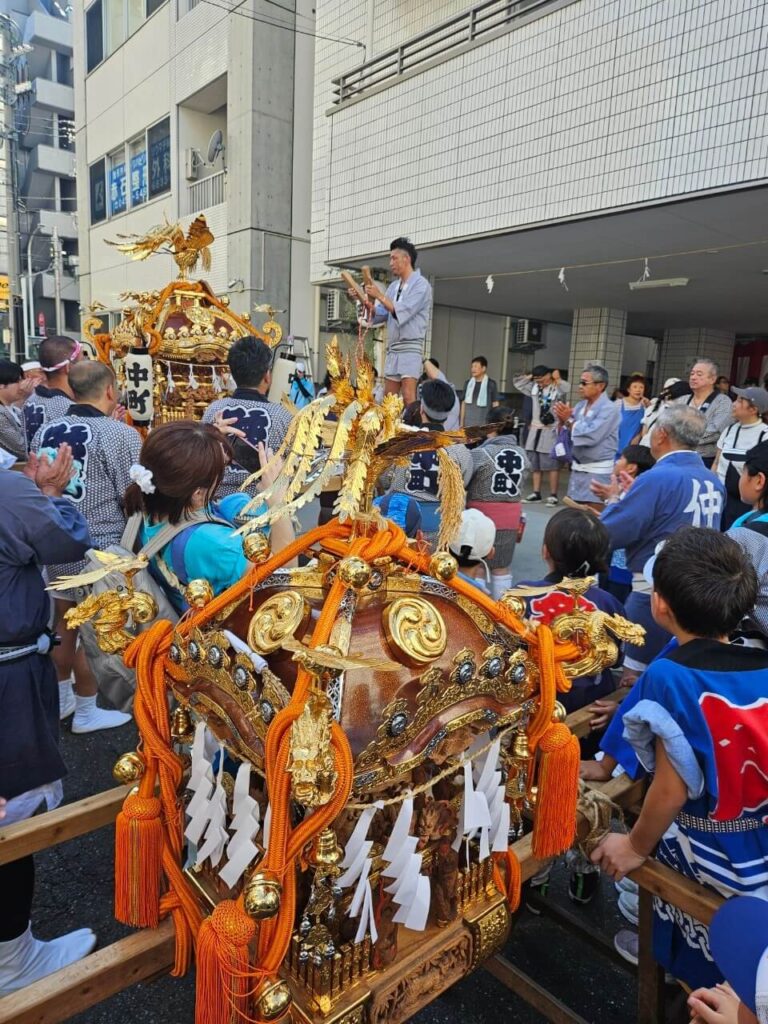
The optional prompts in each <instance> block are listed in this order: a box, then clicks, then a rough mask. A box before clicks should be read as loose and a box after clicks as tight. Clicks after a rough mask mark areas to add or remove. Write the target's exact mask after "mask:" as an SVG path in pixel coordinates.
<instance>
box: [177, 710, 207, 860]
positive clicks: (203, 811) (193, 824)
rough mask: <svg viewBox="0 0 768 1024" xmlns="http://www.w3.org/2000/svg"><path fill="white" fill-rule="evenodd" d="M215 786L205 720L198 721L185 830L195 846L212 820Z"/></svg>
mask: <svg viewBox="0 0 768 1024" xmlns="http://www.w3.org/2000/svg"><path fill="white" fill-rule="evenodd" d="M213 787H214V782H213V769H212V768H211V763H210V761H209V760H208V758H207V757H206V755H205V722H198V723H197V727H196V728H195V739H194V742H193V743H192V771H191V774H190V776H189V782H188V783H187V789H188V790H191V792H192V799H191V800H190V801H189V804H188V805H187V817H188V818H189V822H188V824H187V827H186V829H185V830H184V835H185V837H186V838H187V840H188V841H189V842H190V843H191V844H192V845H193V846H197V845H198V843H199V842H200V837H201V836H202V834H203V832H204V831H205V829H206V826H207V825H208V822H209V821H210V818H211V793H212V792H213Z"/></svg>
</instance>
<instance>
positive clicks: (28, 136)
mask: <svg viewBox="0 0 768 1024" xmlns="http://www.w3.org/2000/svg"><path fill="white" fill-rule="evenodd" d="M0 12H2V14H3V15H4V16H5V18H6V19H9V21H5V22H4V25H5V27H6V29H8V28H9V26H12V27H11V28H10V32H9V38H8V43H9V48H10V49H11V50H12V53H15V54H16V56H15V57H13V65H14V70H13V72H11V74H12V76H13V79H14V81H13V83H12V84H13V85H17V89H16V92H17V95H15V96H14V97H13V99H14V100H15V103H14V106H13V110H12V112H11V115H10V117H9V118H8V119H7V122H6V123H8V124H9V126H10V127H11V130H12V132H13V136H14V137H13V139H12V145H11V146H9V145H7V144H5V145H4V146H3V149H2V152H0V175H2V181H3V183H4V184H5V181H6V179H7V175H9V174H10V165H9V162H8V161H9V154H10V153H11V152H13V153H14V159H15V162H16V166H15V183H16V188H17V202H16V207H17V227H18V233H17V236H16V237H15V238H11V237H10V236H8V234H7V220H6V216H7V205H6V204H7V199H6V192H5V189H4V188H3V189H2V190H0V204H1V207H0V208H1V209H2V213H1V215H0V216H1V218H2V219H1V220H0V228H1V229H2V230H1V231H0V234H2V242H1V243H0V246H1V247H0V264H1V265H0V272H2V273H3V274H5V273H7V269H8V266H7V262H8V246H9V245H13V246H15V247H17V251H18V270H19V274H20V277H19V282H18V283H19V286H20V292H21V295H22V297H23V303H22V304H21V305H22V314H23V315H20V316H18V317H17V327H18V339H17V340H18V346H19V354H21V353H22V352H23V351H26V352H27V354H32V353H34V351H35V347H36V345H37V343H38V342H39V340H40V338H41V337H42V336H43V335H44V333H45V332H46V330H47V331H49V332H53V331H55V330H56V329H57V311H58V328H59V329H60V330H61V331H69V332H71V333H76V332H77V330H78V327H79V313H78V308H79V295H78V285H77V269H78V242H77V216H76V211H77V201H76V187H75V157H74V90H73V88H72V52H73V37H72V25H71V24H70V22H69V17H68V9H67V8H65V7H63V6H62V5H60V4H58V3H54V2H52V0H13V2H10V0H2V2H0ZM16 79H18V83H16ZM12 92H13V90H12V88H9V89H8V93H9V96H10V94H11V93H12ZM4 120H5V118H4ZM54 235H55V236H56V238H57V242H56V245H57V248H58V251H59V256H60V258H59V267H60V299H61V301H60V303H59V304H58V306H57V303H56V291H57V289H56V275H55V273H54V262H55V261H54Z"/></svg>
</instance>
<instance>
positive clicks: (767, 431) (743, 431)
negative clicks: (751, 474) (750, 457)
mask: <svg viewBox="0 0 768 1024" xmlns="http://www.w3.org/2000/svg"><path fill="white" fill-rule="evenodd" d="M761 441H768V427H767V426H766V425H765V423H763V421H762V420H758V421H757V423H749V424H747V425H744V424H743V423H731V425H730V426H728V427H726V428H725V430H724V431H723V432H722V434H721V435H720V439H719V440H718V442H717V447H718V448H719V449H720V458H719V459H718V460H717V475H718V476H719V477H720V479H721V480H722V481H723V483H725V478H726V475H727V473H728V467H729V466H733V468H734V469H735V470H736V472H737V473H741V468H742V466H743V465H744V456H745V455H746V454H747V452H748V451H749V449H750V448H754V447H755V445H756V444H760V442H761Z"/></svg>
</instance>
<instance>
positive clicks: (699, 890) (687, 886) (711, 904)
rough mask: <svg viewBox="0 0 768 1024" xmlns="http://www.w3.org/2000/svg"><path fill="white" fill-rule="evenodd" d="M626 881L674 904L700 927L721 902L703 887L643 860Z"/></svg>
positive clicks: (665, 866)
mask: <svg viewBox="0 0 768 1024" xmlns="http://www.w3.org/2000/svg"><path fill="white" fill-rule="evenodd" d="M629 877H630V878H631V879H633V880H634V881H635V882H637V884H638V885H639V886H640V888H641V889H647V890H648V891H649V893H652V894H653V895H654V896H659V897H660V898H661V899H663V900H666V902H667V903H672V904H674V906H676V907H679V908H680V910H683V911H685V913H687V914H690V915H691V917H693V918H694V919H695V920H696V921H701V923H702V924H706V925H708V924H709V923H710V921H711V920H712V918H713V916H714V914H715V911H716V910H717V909H718V908H719V907H720V906H721V905H722V904H723V903H724V902H725V901H724V900H723V897H722V896H718V894H717V893H716V892H712V891H711V890H710V889H705V888H704V886H703V885H699V883H698V882H694V881H692V880H691V879H690V878H686V877H685V876H684V875H681V874H679V873H678V872H677V871H673V870H672V868H668V867H667V865H666V864H659V862H658V861H657V860H647V861H646V862H645V864H643V865H642V866H641V867H639V868H637V870H635V871H633V872H632V873H631V874H630V876H629Z"/></svg>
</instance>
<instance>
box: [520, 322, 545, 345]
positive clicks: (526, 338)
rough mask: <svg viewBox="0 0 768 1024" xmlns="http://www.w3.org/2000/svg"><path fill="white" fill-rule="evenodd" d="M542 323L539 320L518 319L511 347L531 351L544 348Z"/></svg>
mask: <svg viewBox="0 0 768 1024" xmlns="http://www.w3.org/2000/svg"><path fill="white" fill-rule="evenodd" d="M544 344H545V343H544V324H543V323H542V322H541V320H518V321H517V323H516V324H515V339H514V342H513V343H512V348H514V349H515V350H516V351H518V352H531V351H533V349H537V348H544Z"/></svg>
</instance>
